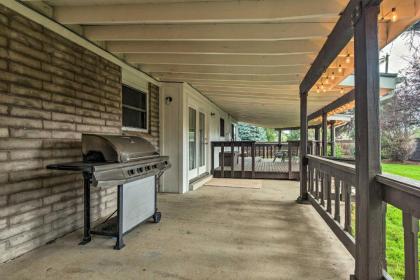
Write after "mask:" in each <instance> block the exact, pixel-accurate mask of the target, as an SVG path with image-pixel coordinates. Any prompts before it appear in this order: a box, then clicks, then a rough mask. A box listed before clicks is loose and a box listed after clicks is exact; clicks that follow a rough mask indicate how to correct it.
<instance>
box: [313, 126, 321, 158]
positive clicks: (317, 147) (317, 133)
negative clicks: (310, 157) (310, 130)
mask: <svg viewBox="0 0 420 280" xmlns="http://www.w3.org/2000/svg"><path fill="white" fill-rule="evenodd" d="M314 154H315V155H316V156H319V155H320V147H319V126H317V127H315V153H314Z"/></svg>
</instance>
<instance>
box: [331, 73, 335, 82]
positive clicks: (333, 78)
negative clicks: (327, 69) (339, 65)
mask: <svg viewBox="0 0 420 280" xmlns="http://www.w3.org/2000/svg"><path fill="white" fill-rule="evenodd" d="M331 80H333V81H334V80H335V74H334V72H332V73H331Z"/></svg>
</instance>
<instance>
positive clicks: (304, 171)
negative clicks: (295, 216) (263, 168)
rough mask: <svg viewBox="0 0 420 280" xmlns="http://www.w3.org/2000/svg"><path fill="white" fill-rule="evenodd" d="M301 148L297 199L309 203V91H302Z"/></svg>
mask: <svg viewBox="0 0 420 280" xmlns="http://www.w3.org/2000/svg"><path fill="white" fill-rule="evenodd" d="M289 144H290V143H289ZM299 148H300V196H299V197H298V199H297V201H298V202H299V203H309V200H308V159H307V158H306V153H307V151H308V93H307V92H301V93H300V146H299ZM289 158H291V156H290V155H289ZM289 166H290V164H289ZM289 172H290V170H289ZM289 174H290V173H289Z"/></svg>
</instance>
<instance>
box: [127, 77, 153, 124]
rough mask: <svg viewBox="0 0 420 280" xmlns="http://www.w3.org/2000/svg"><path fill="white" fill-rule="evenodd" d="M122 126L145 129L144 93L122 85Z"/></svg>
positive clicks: (145, 97)
mask: <svg viewBox="0 0 420 280" xmlns="http://www.w3.org/2000/svg"><path fill="white" fill-rule="evenodd" d="M122 104H123V126H126V127H135V128H141V129H147V112H146V110H147V96H146V93H144V92H141V91H138V90H135V89H133V88H131V87H128V86H125V85H123V87H122Z"/></svg>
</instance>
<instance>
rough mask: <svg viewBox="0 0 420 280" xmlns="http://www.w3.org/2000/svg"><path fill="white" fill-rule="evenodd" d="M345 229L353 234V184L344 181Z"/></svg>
mask: <svg viewBox="0 0 420 280" xmlns="http://www.w3.org/2000/svg"><path fill="white" fill-rule="evenodd" d="M343 188H344V197H345V198H344V230H345V231H347V232H348V233H350V234H352V228H351V208H352V207H351V185H349V184H347V183H345V182H344V185H343Z"/></svg>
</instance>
